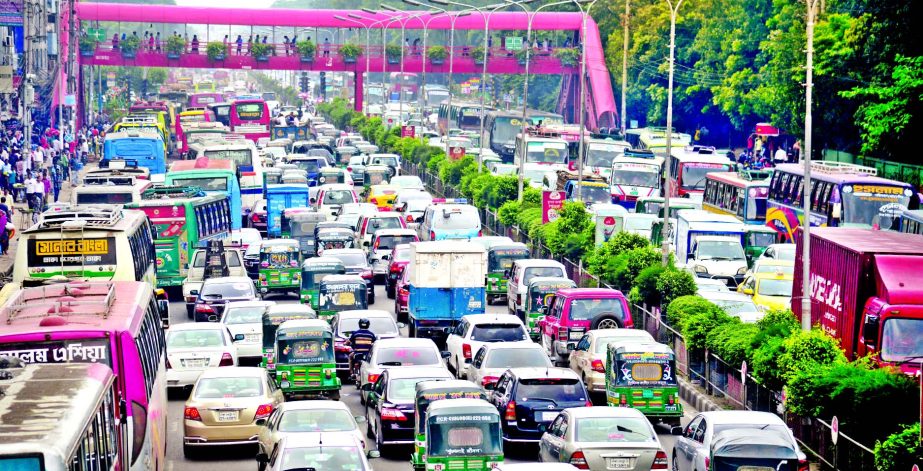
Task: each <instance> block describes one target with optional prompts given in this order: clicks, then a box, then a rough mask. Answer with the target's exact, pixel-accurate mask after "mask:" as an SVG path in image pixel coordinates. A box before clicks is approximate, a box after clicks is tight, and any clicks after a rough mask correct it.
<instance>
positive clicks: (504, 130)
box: [490, 117, 522, 144]
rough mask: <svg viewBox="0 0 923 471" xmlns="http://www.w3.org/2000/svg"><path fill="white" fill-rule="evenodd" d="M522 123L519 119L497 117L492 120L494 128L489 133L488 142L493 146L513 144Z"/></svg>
mask: <svg viewBox="0 0 923 471" xmlns="http://www.w3.org/2000/svg"><path fill="white" fill-rule="evenodd" d="M521 127H522V122H521V121H520V120H519V118H511V117H499V118H496V119H494V127H493V129H492V130H491V132H490V140H491V141H492V142H494V143H495V144H503V143H506V142H513V141H514V140H515V139H516V134H517V133H519V131H521Z"/></svg>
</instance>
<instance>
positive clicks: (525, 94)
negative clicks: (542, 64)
mask: <svg viewBox="0 0 923 471" xmlns="http://www.w3.org/2000/svg"><path fill="white" fill-rule="evenodd" d="M573 1H575V0H561V1H558V2H553V3H547V4H545V5H542V6H540V7H538V8H536V9H535V11H533V12H532V13H529V14H528V17H529V21H528V25H527V28H526V43H525V45H524V46H523V47H525V48H526V73H525V80H524V81H523V85H522V130H521V135H522V139H523V145H522V146H521V147H522V153H521V155H520V156H519V192H518V195H519V196H518V200H519V201H522V184H523V172H524V171H525V162H526V155H527V154H528V152H526V147H527V143H526V120H527V119H528V117H527V114H526V113H527V110H528V107H529V63H530V62H531V55H532V20H534V19H535V15H537V14H538V12H540V11H542V10H544V9H546V8H551V7H554V6H558V5H565V4H568V3H571V2H573ZM576 1H581V0H576Z"/></svg>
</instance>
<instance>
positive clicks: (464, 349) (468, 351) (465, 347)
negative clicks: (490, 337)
mask: <svg viewBox="0 0 923 471" xmlns="http://www.w3.org/2000/svg"><path fill="white" fill-rule="evenodd" d="M462 355H464V356H465V358H466V359H468V360H470V359H471V345H469V344H467V343H463V344H462Z"/></svg>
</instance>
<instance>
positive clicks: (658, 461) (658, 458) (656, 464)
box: [651, 450, 800, 471]
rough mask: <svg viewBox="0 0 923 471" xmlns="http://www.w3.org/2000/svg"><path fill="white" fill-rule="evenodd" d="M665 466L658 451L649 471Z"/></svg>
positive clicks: (663, 453)
mask: <svg viewBox="0 0 923 471" xmlns="http://www.w3.org/2000/svg"><path fill="white" fill-rule="evenodd" d="M667 466H668V465H667V454H666V452H664V451H663V450H659V451H658V452H657V456H655V457H654V463H653V464H652V465H651V469H667ZM799 471H800V470H799Z"/></svg>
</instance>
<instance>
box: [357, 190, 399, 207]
mask: <svg viewBox="0 0 923 471" xmlns="http://www.w3.org/2000/svg"><path fill="white" fill-rule="evenodd" d="M400 189H401V188H400V187H398V186H394V185H372V186H370V187H369V196H368V199H366V202H368V203H372V204H374V205H375V206H376V207H377V208H378V210H379V211H391V208H392V207H393V206H394V200H395V199H397V192H398V190H400Z"/></svg>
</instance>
